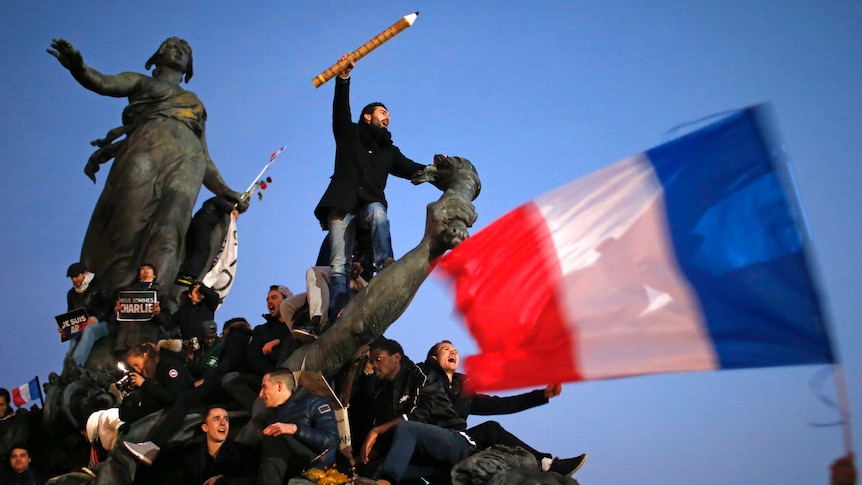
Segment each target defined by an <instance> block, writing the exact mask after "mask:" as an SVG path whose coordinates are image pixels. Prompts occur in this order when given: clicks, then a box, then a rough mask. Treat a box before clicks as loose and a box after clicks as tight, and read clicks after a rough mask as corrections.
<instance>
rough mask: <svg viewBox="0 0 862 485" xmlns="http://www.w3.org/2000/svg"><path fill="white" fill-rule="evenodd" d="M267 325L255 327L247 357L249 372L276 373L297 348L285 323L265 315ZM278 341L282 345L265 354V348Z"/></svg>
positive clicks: (262, 324)
mask: <svg viewBox="0 0 862 485" xmlns="http://www.w3.org/2000/svg"><path fill="white" fill-rule="evenodd" d="M263 318H265V319H266V322H265V323H261V324H260V325H258V326H256V327H254V330H252V334H251V341H250V342H249V343H248V354H247V355H246V359H247V363H248V368H249V370H251V371H253V372H255V373H257V374H260V375H261V376H263V375H264V374H268V373H270V372H272V371H274V370H275V369H276V368H278V366H280V365H281V363H282V362H284V361H285V360H286V359H287V358H288V357H289V356H290V354H291V353H293V351H294V349H295V348H296V342H295V341H294V339H293V334H291V333H290V328H289V327H288V326H287V325H286V324H285V323H283V322H280V321H278V320H277V319H275V318H273V317H272V315H270V314H268V313H265V314H264V315H263ZM275 339H278V340H280V341H281V343H280V344H279V345H278V346H276V347H275V348H274V349H273V350H272V352H270V353H269V354H264V353H263V346H264V345H266V343H267V342H269V341H271V340H275Z"/></svg>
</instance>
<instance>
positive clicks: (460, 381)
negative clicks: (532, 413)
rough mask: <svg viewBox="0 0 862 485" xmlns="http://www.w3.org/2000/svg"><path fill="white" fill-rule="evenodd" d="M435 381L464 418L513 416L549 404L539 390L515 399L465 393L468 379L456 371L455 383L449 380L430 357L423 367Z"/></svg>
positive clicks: (513, 397) (453, 377) (421, 365)
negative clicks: (444, 390) (474, 416)
mask: <svg viewBox="0 0 862 485" xmlns="http://www.w3.org/2000/svg"><path fill="white" fill-rule="evenodd" d="M419 366H420V367H422V368H423V369H424V370H425V371H426V372H427V373H428V375H429V376H430V378H431V379H432V380H434V381H435V382H440V383H441V384H442V386H443V387H444V388H445V389H446V392H447V394H448V395H449V399H450V400H451V401H452V405H453V407H454V408H455V411H456V412H457V413H458V415H459V416H461V417H462V418H464V419H467V416H469V415H470V414H475V415H478V416H496V415H498V414H512V413H517V412H520V411H523V410H525V409H530V408H533V407H536V406H541V405H542V404H547V403H548V398H547V397H545V391H544V390H542V389H536V390H535V391H530V392H526V393H523V394H517V395H515V396H503V397H501V396H491V395H488V394H470V393H467V392H464V390H465V388H466V387H467V380H468V379H467V376H466V375H464V374H461V373H460V372H456V373H455V374H454V375H453V376H452V382H451V383H450V382H449V379H447V378H446V374H445V373H444V372H443V369H442V368H440V364H439V363H438V362H437V360H436V359H434V358H430V357H429V358H428V359H427V360H426V361H425V362H423V363H422V364H419Z"/></svg>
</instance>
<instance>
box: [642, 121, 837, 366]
mask: <svg viewBox="0 0 862 485" xmlns="http://www.w3.org/2000/svg"><path fill="white" fill-rule="evenodd" d="M760 110H761V108H749V109H746V110H742V111H739V112H737V113H735V114H733V115H731V116H729V117H727V118H726V119H724V120H722V121H719V122H717V123H715V124H713V125H710V126H708V127H706V128H703V129H701V130H699V131H697V132H694V133H691V134H689V135H686V136H683V137H681V138H679V139H677V140H673V141H671V142H669V143H666V144H664V145H661V146H659V147H657V148H654V149H652V150H649V151H648V152H647V156H648V158H649V159H650V161H651V162H652V164H653V166H654V167H655V171H656V174H657V175H658V177H659V179H660V180H661V183H662V185H663V187H664V190H665V198H666V205H667V215H668V224H669V228H670V232H671V239H672V242H673V245H674V251H675V253H676V257H677V260H678V262H679V265H680V269H681V271H682V272H683V274H685V276H686V278H688V280H689V281H690V283H691V284H692V287H693V288H694V291H695V292H696V293H697V295H698V298H699V301H700V304H701V307H702V310H703V313H704V318H705V320H706V325H707V327H708V332H709V334H710V335H711V337H712V340H713V343H714V345H715V349H716V353H717V354H718V358H719V362H720V366H721V367H722V368H742V367H763V366H776V365H796V364H814V363H828V362H833V361H834V357H833V354H832V350H831V347H830V343H829V337H828V334H827V331H826V328H825V322H824V316H823V313H822V311H821V305H820V300H819V296H818V292H817V288H816V287H815V285H814V282H813V280H812V278H811V274H810V270H809V267H808V264H807V258H806V253H805V248H806V246H805V239H804V237H803V233H802V230H801V226H800V223H801V221H797V217H795V214H797V212H796V211H795V208H796V207H797V206H796V205H795V204H791V201H795V199H792V198H791V197H790V196H789V195H788V194H787V193H786V192H785V191H784V190H783V189H782V183H781V179H780V178H779V174H778V173H777V171H776V167H775V164H774V162H773V160H772V159H771V157H770V151H769V147H768V146H767V139H766V137H765V136H764V133H763V130H762V122H761V115H762V113H760Z"/></svg>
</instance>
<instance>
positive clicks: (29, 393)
mask: <svg viewBox="0 0 862 485" xmlns="http://www.w3.org/2000/svg"><path fill="white" fill-rule="evenodd" d="M35 399H39V378H38V377H34V378H33V379H32V380H31V381H30V382H28V383H27V384H23V385H20V386H18V387H16V388H15V389H12V403H13V404H15V406H16V407H19V408H20V407H22V406H23V405H25V404H27V403H28V402H30V401H33V400H35Z"/></svg>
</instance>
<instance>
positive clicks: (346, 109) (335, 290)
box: [314, 55, 425, 319]
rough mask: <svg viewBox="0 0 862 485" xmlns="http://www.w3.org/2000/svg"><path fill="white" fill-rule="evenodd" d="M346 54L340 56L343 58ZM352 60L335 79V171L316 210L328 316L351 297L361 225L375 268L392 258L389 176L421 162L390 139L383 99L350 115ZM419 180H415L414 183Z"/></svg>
mask: <svg viewBox="0 0 862 485" xmlns="http://www.w3.org/2000/svg"><path fill="white" fill-rule="evenodd" d="M346 58H347V56H346V55H345V56H342V57H341V60H344V59H346ZM353 66H354V64H353V63H352V62H351V63H349V64H348V65H347V67H346V68H345V69H344V70H343V71H342V72H341V73H340V74H339V75H338V76H336V79H335V97H334V100H333V102H332V132H333V135H334V136H335V170H334V172H333V174H332V176H331V177H330V181H329V186H328V187H327V189H326V192H324V194H323V197H322V198H321V199H320V202H319V203H318V204H317V207H316V208H315V209H314V215H315V216H316V217H317V219H318V221H320V225H321V227H322V228H323V229H324V230H328V231H329V242H330V257H329V265H330V267H331V272H330V281H329V311H328V314H329V315H330V318H333V319H335V317H336V315H338V313H339V311H340V310H341V309H342V308H344V307H345V306H346V305H347V302H348V301H349V300H350V287H349V269H350V256H351V250H352V246H353V240H354V235H355V234H356V224H357V220H358V221H359V224H361V225H363V226H365V227H369V228H370V229H371V240H372V248H373V252H374V266H375V267H374V270H375V271H380V270H381V269H382V268H383V267H384V266H386V265H387V264H389V263H390V262H392V261H394V256H393V252H392V240H391V238H390V235H389V218H388V216H387V214H386V208H387V203H386V196H385V195H384V189H385V188H386V181H387V179H388V178H389V175H390V174H392V175H395V176H396V177H400V178H404V179H415V178H416V177H417V176H418V175H419V174H421V173H422V172H423V170H424V169H425V166H424V165H421V164H418V163H416V162H414V161H413V160H410V159H409V158H407V157H406V156H404V155H403V154H402V153H401V150H399V149H398V147H397V146H395V145H393V144H392V135H391V134H390V132H389V129H388V128H389V111H388V110H387V109H386V106H385V105H384V104H383V103H379V102H375V103H371V104H368V105H367V106H365V107H364V108H363V109H362V113H361V114H360V115H359V122H358V123H354V122H353V121H352V120H351V114H350V71H351V70H353ZM415 183H418V182H415Z"/></svg>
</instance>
